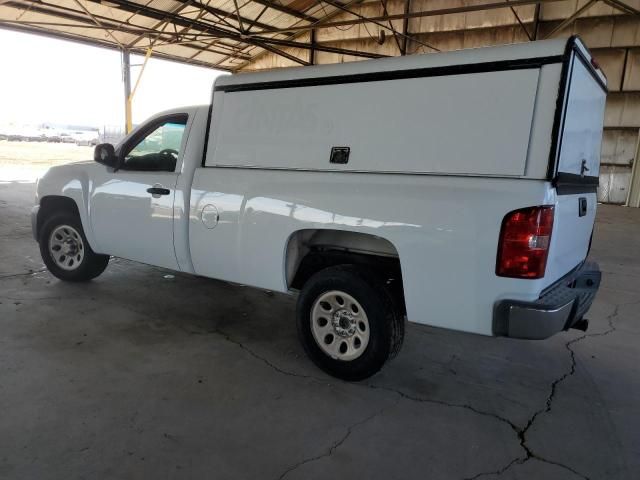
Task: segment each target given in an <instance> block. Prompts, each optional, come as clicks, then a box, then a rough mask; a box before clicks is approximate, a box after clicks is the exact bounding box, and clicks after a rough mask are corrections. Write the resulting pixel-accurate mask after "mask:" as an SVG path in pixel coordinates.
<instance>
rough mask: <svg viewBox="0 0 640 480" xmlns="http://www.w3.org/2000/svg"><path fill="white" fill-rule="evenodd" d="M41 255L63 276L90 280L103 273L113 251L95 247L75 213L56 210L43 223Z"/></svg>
mask: <svg viewBox="0 0 640 480" xmlns="http://www.w3.org/2000/svg"><path fill="white" fill-rule="evenodd" d="M40 255H41V256H42V260H43V261H44V264H45V265H46V266H47V269H48V270H49V271H50V272H51V273H52V274H53V275H54V276H55V277H57V278H59V279H60V280H65V281H68V282H86V281H88V280H91V279H92V278H95V277H97V276H98V275H100V274H101V273H102V272H103V271H104V269H105V268H107V264H108V263H109V255H100V254H98V253H95V252H94V251H93V250H91V247H90V246H89V242H87V238H86V237H85V235H84V231H83V230H82V224H81V223H80V219H79V218H78V217H77V216H76V215H73V214H71V213H67V212H60V213H55V214H53V215H52V216H51V218H49V219H48V220H47V221H46V222H45V223H44V225H43V227H42V231H41V234H40Z"/></svg>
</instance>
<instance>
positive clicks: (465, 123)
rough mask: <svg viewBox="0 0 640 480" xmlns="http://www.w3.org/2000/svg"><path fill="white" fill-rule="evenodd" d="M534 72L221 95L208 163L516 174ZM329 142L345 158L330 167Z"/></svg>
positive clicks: (521, 163) (520, 168) (525, 141)
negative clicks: (345, 161) (346, 159)
mask: <svg viewBox="0 0 640 480" xmlns="http://www.w3.org/2000/svg"><path fill="white" fill-rule="evenodd" d="M538 76H539V69H537V68H535V69H527V70H513V71H501V72H488V73H475V74H465V75H451V76H442V77H427V78H414V79H405V80H392V81H376V82H366V83H352V84H346V85H323V86H313V87H300V88H284V89H270V90H257V91H241V92H231V93H222V92H216V94H215V96H216V97H217V96H223V97H224V98H223V99H222V104H221V105H220V102H218V104H217V105H214V113H213V118H214V122H213V124H212V130H213V133H214V134H213V135H211V136H210V140H211V142H210V144H209V150H208V158H207V165H208V166H215V165H224V166H252V167H267V168H288V169H309V170H352V171H378V172H404V173H408V172H419V173H443V174H471V175H496V176H519V175H524V173H525V172H524V170H525V164H526V157H527V148H528V145H529V135H530V131H531V122H532V117H533V109H534V103H535V97H536V88H537V85H538ZM333 146H348V147H350V148H351V155H350V158H349V163H348V164H346V165H336V164H331V163H329V157H330V152H331V148H332V147H333Z"/></svg>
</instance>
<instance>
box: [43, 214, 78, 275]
mask: <svg viewBox="0 0 640 480" xmlns="http://www.w3.org/2000/svg"><path fill="white" fill-rule="evenodd" d="M49 253H50V254H51V258H53V261H54V262H56V265H57V266H58V267H60V268H62V269H63V270H75V269H76V268H78V267H79V266H80V265H81V264H82V259H83V258H84V242H83V241H82V235H80V233H79V232H78V231H77V230H76V229H75V228H73V227H71V226H69V225H60V226H58V227H56V228H54V229H53V231H52V232H51V235H50V236H49Z"/></svg>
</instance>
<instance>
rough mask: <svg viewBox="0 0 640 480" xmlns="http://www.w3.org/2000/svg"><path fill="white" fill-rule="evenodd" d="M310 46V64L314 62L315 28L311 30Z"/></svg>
mask: <svg viewBox="0 0 640 480" xmlns="http://www.w3.org/2000/svg"><path fill="white" fill-rule="evenodd" d="M310 40H311V48H310V49H309V63H310V64H311V65H315V64H316V29H315V28H314V29H312V30H311V37H310Z"/></svg>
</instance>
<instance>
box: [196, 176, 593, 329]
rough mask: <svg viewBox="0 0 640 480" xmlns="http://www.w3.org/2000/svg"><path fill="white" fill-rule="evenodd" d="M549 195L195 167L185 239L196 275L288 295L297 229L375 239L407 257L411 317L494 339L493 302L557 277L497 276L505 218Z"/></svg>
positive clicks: (473, 181)
mask: <svg viewBox="0 0 640 480" xmlns="http://www.w3.org/2000/svg"><path fill="white" fill-rule="evenodd" d="M554 202H555V191H554V189H553V188H552V187H551V186H550V185H549V183H547V182H543V181H530V180H518V181H515V180H512V179H502V178H477V177H444V176H430V175H376V174H367V173H333V172H301V171H276V170H249V169H238V168H198V169H196V173H195V176H194V182H193V190H192V194H191V215H190V223H189V239H190V241H189V243H190V246H191V255H192V258H193V265H194V268H195V272H196V273H197V274H199V275H203V276H208V277H213V278H218V279H223V280H227V281H232V282H238V283H242V284H246V285H251V286H256V287H260V288H265V289H269V290H275V291H283V292H284V291H287V289H288V287H287V284H286V274H285V258H284V255H285V252H286V247H287V242H288V240H289V238H290V237H291V235H292V234H293V233H294V232H296V231H298V230H303V229H309V228H311V229H335V230H341V231H352V232H359V233H366V234H372V235H376V236H378V237H381V238H384V239H386V240H388V241H389V242H390V243H391V244H392V245H393V246H394V247H395V249H396V250H397V251H398V254H399V256H400V263H401V269H402V277H403V284H404V292H405V300H406V304H407V313H408V318H409V320H411V321H414V322H418V323H424V324H429V325H435V326H440V327H446V328H452V329H455V330H464V331H469V332H476V333H482V334H486V335H490V334H491V326H492V318H493V306H494V302H495V301H497V300H499V299H502V298H512V299H521V300H534V299H536V298H537V297H538V295H539V294H540V291H541V290H542V289H543V288H544V287H545V286H547V285H548V284H550V283H551V282H553V281H554V280H556V279H557V277H555V278H554V277H552V276H551V275H547V276H546V277H545V278H543V279H539V280H515V279H510V278H502V277H498V276H496V275H495V273H494V272H495V262H496V252H497V247H498V236H499V232H500V224H501V222H502V219H503V218H504V215H505V214H506V213H508V212H509V211H510V210H513V209H517V208H523V207H527V206H531V205H540V204H553V203H554ZM206 205H215V206H216V208H217V210H218V212H219V216H220V217H219V222H218V224H217V226H216V227H215V228H213V229H211V228H207V227H206V226H205V225H204V224H203V222H202V220H201V217H200V214H201V212H202V210H203V208H204V207H205V206H206ZM587 241H588V238H587ZM562 273H563V274H564V273H566V271H565V272H562Z"/></svg>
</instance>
